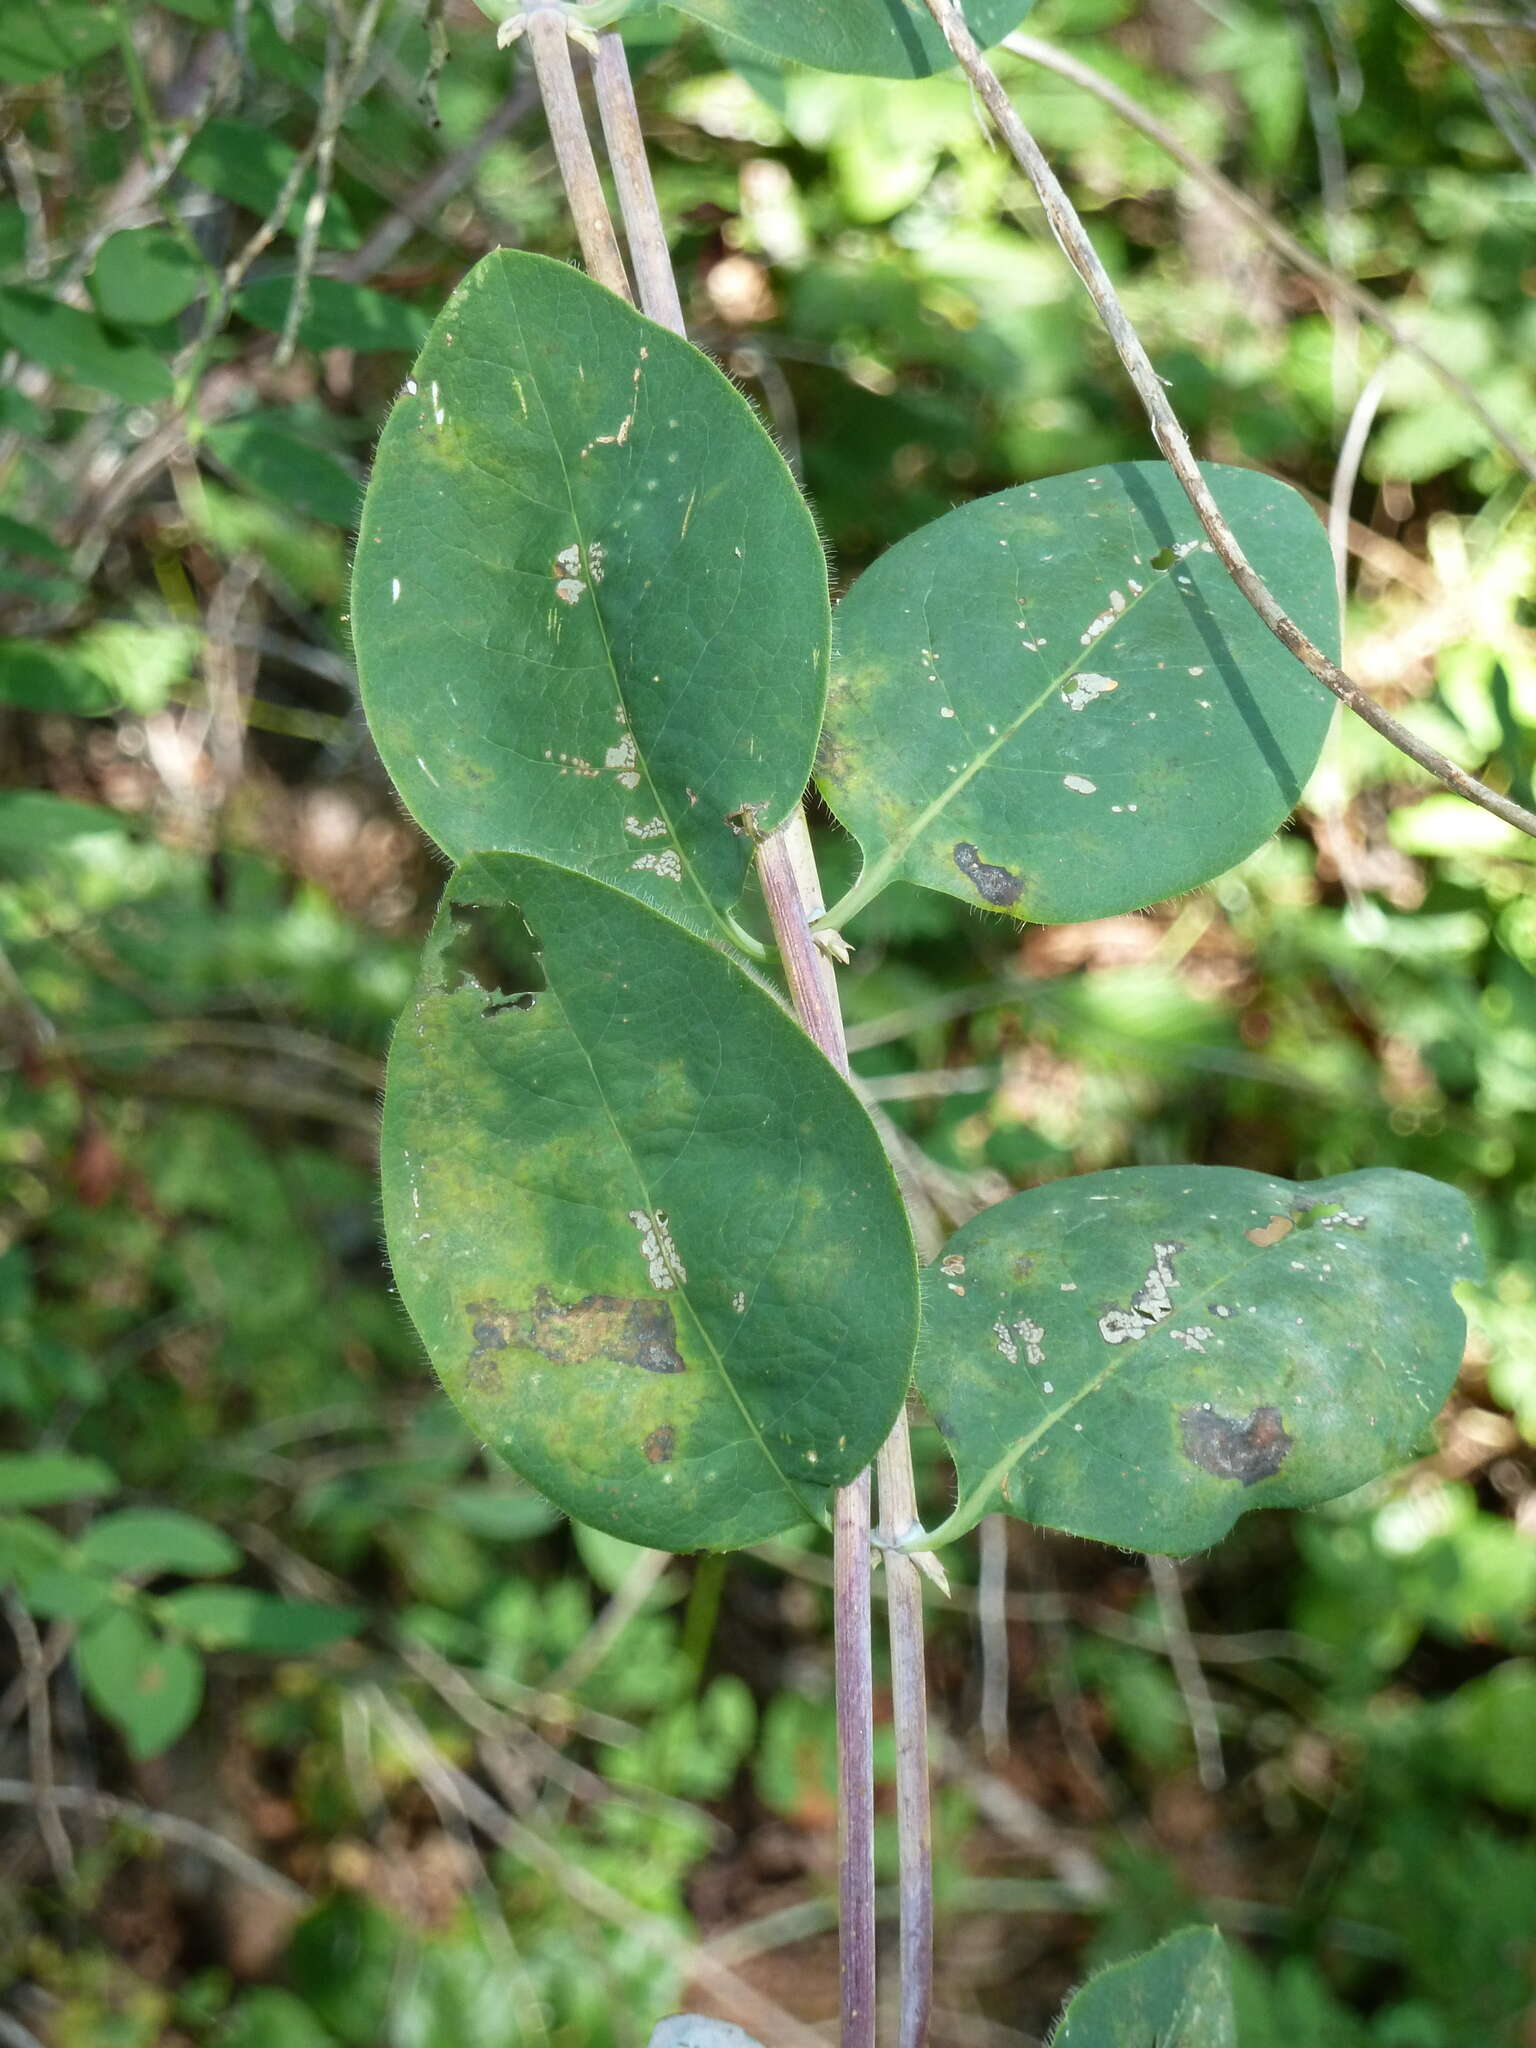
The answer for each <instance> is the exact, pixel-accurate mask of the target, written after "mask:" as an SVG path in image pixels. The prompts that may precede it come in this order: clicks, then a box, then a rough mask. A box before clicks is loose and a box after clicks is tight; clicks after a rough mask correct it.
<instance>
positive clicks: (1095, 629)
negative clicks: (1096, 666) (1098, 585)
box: [1077, 607, 1115, 647]
mask: <svg viewBox="0 0 1536 2048" xmlns="http://www.w3.org/2000/svg"><path fill="white" fill-rule="evenodd" d="M1114 623H1115V614H1114V613H1113V612H1112V611H1110V610H1109V609H1108V608H1107V607H1106V609H1105V610H1103V611H1101V612H1100V613H1099V615H1098V617H1097V618H1096V619H1090V620H1089V621H1088V630H1087V632H1086V633H1079V634H1078V636H1077V638H1078V644H1079V646H1081V647H1091V646H1092V645H1093V643H1094V641H1095V640H1097V639H1098V638H1099V636H1100V634H1102V633H1107V632H1108V631H1109V629H1110V627H1111V626H1112V625H1113V624H1114Z"/></svg>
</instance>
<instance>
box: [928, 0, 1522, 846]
mask: <svg viewBox="0 0 1536 2048" xmlns="http://www.w3.org/2000/svg"><path fill="white" fill-rule="evenodd" d="M926 5H927V8H928V11H929V13H930V14H931V15H932V16H933V18H934V20H935V21H936V22H937V23H938V25H939V28H940V30H941V31H942V33H943V36H944V40H945V41H946V43H948V45H949V47H950V49H951V51H952V52H953V53H954V55H955V57H956V58H957V59H958V61H959V63H960V67H961V69H962V70H963V71H964V72H965V75H966V77H967V78H968V79H969V80H970V81H971V84H972V85H973V86H974V88H975V90H976V93H977V95H978V97H979V98H980V99H981V102H982V104H983V105H984V106H985V107H986V110H987V112H988V113H989V114H990V115H991V116H992V120H993V122H994V124H995V126H996V128H997V131H998V133H999V135H1001V136H1002V138H1003V140H1004V142H1006V143H1007V145H1008V148H1009V150H1010V151H1011V152H1012V154H1013V157H1014V160H1015V162H1016V163H1017V164H1018V166H1019V168H1020V169H1021V170H1022V171H1023V173H1024V175H1025V176H1026V177H1027V178H1028V179H1029V182H1030V183H1031V184H1032V185H1033V186H1034V188H1035V192H1036V194H1037V195H1038V197H1039V200H1040V204H1041V206H1042V207H1043V208H1044V210H1045V217H1046V219H1047V220H1048V221H1049V222H1050V225H1051V231H1052V233H1053V234H1054V235H1055V237H1056V239H1057V241H1058V242H1059V243H1060V244H1061V248H1062V251H1063V253H1064V254H1065V256H1066V258H1067V261H1068V262H1069V263H1070V264H1071V265H1072V268H1073V269H1074V270H1075V271H1076V272H1077V274H1078V276H1079V277H1080V278H1081V279H1082V281H1083V283H1084V285H1085V286H1086V287H1087V290H1088V296H1089V297H1090V298H1091V299H1092V301H1093V304H1094V310H1095V311H1096V312H1097V313H1098V316H1099V319H1100V321H1101V323H1102V324H1103V327H1104V330H1105V332H1106V333H1107V334H1108V336H1109V338H1110V340H1111V342H1112V343H1113V344H1114V348H1115V353H1116V354H1117V355H1118V356H1119V358H1120V360H1121V362H1122V363H1123V364H1124V365H1125V369H1126V372H1127V374H1128V375H1129V377H1130V380H1131V383H1132V385H1133V386H1134V387H1135V390H1136V395H1137V397H1138V398H1139V399H1140V400H1141V402H1142V406H1143V407H1144V409H1145V411H1146V414H1147V418H1148V420H1149V421H1150V422H1151V426H1152V433H1153V437H1154V438H1155V440H1156V442H1157V445H1158V447H1159V448H1160V449H1161V451H1162V454H1163V458H1164V460H1165V461H1166V462H1167V464H1168V466H1169V468H1170V469H1171V470H1172V471H1173V473H1174V476H1175V477H1176V478H1177V479H1178V482H1179V486H1180V488H1181V489H1182V490H1183V492H1184V495H1185V497H1186V498H1188V500H1189V502H1190V505H1191V506H1192V507H1193V509H1194V513H1195V517H1196V518H1197V519H1198V520H1199V522H1200V524H1201V526H1202V527H1203V528H1204V530H1205V533H1206V536H1207V538H1208V539H1209V541H1210V544H1211V546H1212V547H1213V548H1214V549H1215V551H1216V553H1217V555H1219V556H1220V558H1221V560H1222V562H1223V563H1224V564H1225V566H1226V569H1227V573H1228V574H1229V575H1230V576H1231V578H1232V581H1233V582H1234V583H1235V584H1236V585H1237V587H1238V589H1239V590H1240V591H1241V592H1242V593H1243V596H1244V597H1245V598H1247V600H1248V602H1249V604H1250V605H1252V607H1253V609H1254V611H1255V612H1257V614H1258V616H1259V617H1260V618H1261V619H1262V620H1263V622H1264V624H1265V625H1266V626H1267V627H1268V628H1269V630H1270V632H1271V633H1273V634H1274V636H1275V638H1276V639H1277V640H1278V641H1279V642H1280V644H1281V645H1282V646H1283V647H1286V648H1288V649H1289V650H1290V652H1291V653H1292V654H1294V655H1295V657H1296V659H1297V660H1298V661H1299V662H1300V663H1301V664H1302V666H1303V667H1304V668H1305V669H1306V670H1307V671H1308V672H1309V674H1311V675H1313V676H1315V677H1316V678H1317V680H1318V681H1319V682H1320V683H1322V684H1323V685H1324V686H1325V687H1326V688H1328V689H1329V690H1331V691H1332V692H1333V694H1334V696H1336V697H1337V698H1338V699H1339V701H1340V703H1342V704H1344V705H1346V706H1347V707H1348V708H1349V709H1350V710H1351V711H1353V712H1354V713H1355V715H1356V717H1357V718H1363V719H1364V720H1365V722H1366V724H1367V725H1369V726H1370V727H1372V728H1373V730H1374V731H1376V732H1378V733H1380V734H1381V736H1382V738H1383V739H1385V740H1387V741H1388V742H1390V744H1391V745H1392V746H1394V747H1396V748H1397V749H1398V751H1399V752H1400V753H1403V754H1406V755H1407V756H1408V758H1409V759H1410V760H1411V761H1416V762H1417V763H1418V765H1419V766H1420V767H1421V768H1423V769H1424V770H1425V771H1426V772H1427V773H1428V774H1430V775H1432V776H1434V778H1435V780H1436V781H1437V782H1442V783H1444V785H1445V786H1446V788H1447V789H1451V790H1454V791H1455V792H1456V794H1457V795H1458V796H1464V797H1466V798H1467V799H1468V800H1469V801H1470V802H1472V803H1475V804H1479V805H1481V807H1482V808H1483V809H1484V810H1485V811H1491V812H1492V813H1493V815H1494V816H1495V817H1496V818H1502V819H1503V820H1504V822H1505V823H1506V824H1507V825H1513V826H1515V827H1516V828H1517V830H1519V831H1521V832H1524V833H1527V834H1529V836H1530V837H1531V838H1533V839H1536V812H1533V811H1528V810H1527V809H1526V808H1525V806H1524V805H1523V804H1518V803H1516V802H1514V800H1513V799H1512V798H1510V797H1507V796H1500V795H1499V793H1498V791H1497V790H1492V789H1489V788H1488V786H1487V785H1486V783H1482V782H1479V781H1478V779H1477V777H1476V776H1475V775H1469V774H1468V773H1467V771H1466V770H1465V769H1464V768H1458V767H1457V765H1456V763H1455V762H1454V761H1448V760H1447V759H1446V757H1445V756H1444V755H1443V754H1441V753H1439V752H1437V751H1436V749H1435V748H1434V747H1431V746H1429V745H1427V744H1426V743H1425V742H1424V741H1423V740H1421V739H1420V738H1419V736H1418V734H1417V733H1414V732H1410V731H1409V729H1408V727H1407V726H1405V725H1403V724H1401V723H1400V722H1399V721H1398V720H1397V719H1395V718H1394V717H1392V715H1391V713H1390V712H1387V711H1383V710H1382V708H1381V706H1380V705H1379V704H1377V703H1375V702H1374V701H1373V700H1372V699H1371V698H1370V697H1368V696H1367V695H1366V693H1365V691H1364V690H1362V689H1361V687H1360V685H1359V684H1358V683H1357V682H1355V681H1354V680H1353V679H1352V678H1351V677H1349V676H1347V675H1346V674H1345V673H1344V671H1343V669H1341V668H1340V667H1339V665H1338V663H1337V662H1334V661H1330V660H1329V658H1328V656H1327V655H1326V654H1324V652H1323V650H1322V649H1321V648H1320V647H1318V646H1316V645H1314V643H1313V642H1312V641H1311V640H1309V639H1308V637H1307V635H1306V634H1305V633H1303V632H1302V630H1301V628H1300V627H1299V626H1298V625H1297V624H1296V622H1295V620H1294V619H1292V618H1291V617H1290V615H1289V614H1288V613H1287V612H1286V611H1284V610H1283V609H1282V608H1281V606H1280V605H1279V604H1278V603H1277V602H1276V600H1275V598H1274V596H1273V594H1272V593H1271V591H1270V589H1269V586H1268V585H1267V584H1266V583H1265V582H1264V581H1263V579H1262V578H1261V577H1259V576H1258V575H1257V574H1256V573H1255V571H1254V568H1253V565H1252V563H1250V561H1249V560H1248V557H1247V556H1246V555H1245V554H1244V553H1243V550H1242V546H1241V544H1240V543H1239V541H1238V539H1237V536H1236V535H1235V534H1234V533H1233V531H1232V529H1231V527H1229V526H1228V524H1227V522H1226V520H1225V519H1224V518H1223V517H1222V514H1221V510H1220V507H1219V506H1218V505H1217V503H1216V500H1215V499H1214V498H1213V497H1212V496H1211V492H1210V487H1209V485H1208V484H1207V483H1206V481H1205V478H1204V477H1203V476H1202V475H1201V473H1200V466H1199V464H1198V463H1197V462H1196V461H1195V458H1194V454H1193V452H1192V450H1191V448H1190V445H1189V440H1188V437H1187V436H1186V434H1185V432H1184V429H1183V427H1182V426H1181V425H1180V424H1179V419H1178V415H1177V414H1176V413H1175V412H1174V410H1173V407H1172V406H1171V405H1170V403H1169V402H1168V394H1167V392H1166V391H1165V390H1164V389H1163V385H1162V380H1161V379H1160V378H1159V376H1158V374H1157V372H1156V371H1155V370H1154V369H1153V367H1152V362H1151V358H1150V357H1149V356H1148V354H1147V351H1146V349H1145V348H1144V347H1143V345H1142V341H1141V337H1140V335H1138V334H1137V332H1136V330H1135V328H1134V327H1133V326H1132V325H1131V323H1130V320H1129V319H1128V318H1127V316H1126V312H1125V308H1124V307H1123V306H1122V305H1121V303H1120V299H1119V296H1118V294H1117V293H1116V291H1115V288H1114V286H1113V285H1112V284H1111V283H1110V279H1109V273H1108V271H1106V270H1105V268H1104V266H1103V264H1102V263H1101V262H1100V261H1099V258H1098V253H1097V251H1096V250H1095V249H1094V246H1093V244H1092V242H1091V241H1090V240H1089V239H1088V235H1087V232H1086V231H1085V229H1084V227H1083V224H1082V222H1081V221H1080V220H1079V219H1078V216H1077V211H1076V209H1075V208H1074V206H1073V205H1072V202H1071V200H1070V199H1068V197H1067V195H1066V193H1065V191H1064V190H1063V189H1062V186H1061V183H1060V181H1059V179H1058V178H1057V176H1056V173H1055V172H1054V171H1053V170H1052V169H1051V167H1050V165H1049V163H1047V161H1046V159H1045V157H1044V156H1043V155H1042V154H1041V150H1040V146H1039V144H1038V143H1037V142H1036V141H1035V138H1034V137H1033V135H1031V134H1030V132H1029V130H1028V129H1027V128H1026V127H1025V126H1024V123H1023V122H1022V121H1021V120H1020V119H1019V116H1018V114H1017V112H1016V111H1015V109H1014V107H1013V103H1012V102H1011V101H1010V99H1009V98H1008V95H1007V93H1006V92H1005V91H1004V90H1003V86H1002V81H1001V80H1000V79H999V78H998V75H997V73H996V72H995V71H994V70H993V69H992V67H991V65H990V64H989V63H988V62H987V60H986V58H985V57H984V56H983V55H982V53H981V50H980V48H979V47H978V45H977V42H976V38H975V37H974V36H973V35H972V34H971V32H970V30H969V29H968V28H967V27H966V24H965V20H964V17H963V16H962V15H961V13H960V10H959V7H958V6H957V5H956V0H926Z"/></svg>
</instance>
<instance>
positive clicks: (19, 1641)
mask: <svg viewBox="0 0 1536 2048" xmlns="http://www.w3.org/2000/svg"><path fill="white" fill-rule="evenodd" d="M5 1614H6V1619H7V1620H8V1621H9V1622H10V1624H11V1634H12V1635H13V1636H14V1637H15V1638H16V1649H17V1653H18V1655H19V1656H20V1658H21V1669H22V1675H23V1677H24V1678H25V1680H26V1687H27V1761H28V1763H29V1764H30V1765H31V1768H32V1787H31V1790H32V1800H33V1804H34V1805H35V1806H36V1808H37V1829H38V1833H39V1834H40V1835H41V1836H42V1838H43V1846H44V1848H45V1849H46V1850H47V1851H48V1861H49V1862H50V1863H51V1864H52V1865H53V1875H54V1879H55V1882H56V1883H58V1884H65V1883H67V1882H68V1880H69V1879H70V1878H72V1877H73V1876H74V1874H75V1855H74V1851H73V1850H72V1849H71V1848H70V1846H69V1836H68V1835H67V1834H65V1832H64V1823H63V1822H62V1821H61V1820H60V1819H59V1793H58V1787H57V1786H56V1785H55V1783H54V1778H53V1713H52V1707H51V1702H50V1700H49V1697H48V1671H47V1668H46V1666H45V1665H44V1662H43V1645H42V1641H41V1639H40V1638H39V1636H38V1633H37V1624H36V1622H35V1621H33V1619H32V1616H31V1615H30V1614H29V1613H28V1611H27V1609H26V1607H25V1605H24V1604H23V1602H22V1601H21V1600H20V1599H19V1598H18V1597H17V1595H16V1594H15V1593H13V1592H11V1591H10V1590H9V1589H7V1592H6V1595H5Z"/></svg>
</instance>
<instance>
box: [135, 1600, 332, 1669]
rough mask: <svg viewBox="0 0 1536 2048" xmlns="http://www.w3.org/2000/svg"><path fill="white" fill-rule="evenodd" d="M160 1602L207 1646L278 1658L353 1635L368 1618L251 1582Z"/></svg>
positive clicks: (304, 1652) (165, 1613)
mask: <svg viewBox="0 0 1536 2048" xmlns="http://www.w3.org/2000/svg"><path fill="white" fill-rule="evenodd" d="M156 1606H157V1609H158V1612H159V1613H160V1614H161V1615H162V1616H163V1617H164V1618H165V1620H166V1621H167V1622H170V1623H172V1624H174V1626H175V1627H176V1628H178V1629H184V1630H185V1631H186V1633H187V1634H188V1635H190V1636H194V1637H195V1638H196V1639H197V1641H198V1642H199V1643H201V1644H202V1646H203V1648H204V1649H205V1650H260V1651H264V1652H265V1653H266V1654H267V1655H268V1656H273V1657H302V1656H307V1655H308V1654H309V1653H310V1652H312V1651H314V1650H323V1649H327V1648H329V1646H330V1645H331V1644H332V1643H339V1642H341V1641H342V1640H343V1639H344V1638H345V1637H347V1636H350V1635H354V1634H355V1633H356V1632H357V1629H358V1628H359V1626H360V1625H361V1623H362V1619H363V1616H362V1611H361V1609H359V1608H356V1607H327V1606H325V1605H324V1604H323V1603H322V1602H320V1601H318V1600H284V1599H281V1598H279V1596H278V1595H277V1594H275V1593H262V1592H258V1591H257V1590H256V1589H255V1588H254V1587H252V1586H188V1587H186V1588H185V1590H184V1591H182V1592H180V1593H171V1594H168V1595H167V1597H166V1598H165V1599H164V1600H161V1601H158V1602H157V1603H156Z"/></svg>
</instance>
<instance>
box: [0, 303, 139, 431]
mask: <svg viewBox="0 0 1536 2048" xmlns="http://www.w3.org/2000/svg"><path fill="white" fill-rule="evenodd" d="M0 336H3V337H4V338H5V340H6V341H7V342H8V343H9V344H10V346H11V347H12V348H14V349H15V350H17V352H18V353H19V354H21V355H24V356H25V357H27V359H28V360H29V361H30V362H34V363H41V364H42V366H43V368H44V369H46V370H51V371H53V373H54V375H55V376H59V377H68V378H71V379H72V380H73V381H74V382H75V383H77V384H89V385H91V386H93V387H94V388H95V389H96V390H98V391H106V392H110V393H111V395H112V396H113V397H114V398H121V399H123V400H125V401H126V402H127V403H128V404H129V405H153V404H154V403H155V402H156V401H157V400H158V399H161V398H168V397H169V396H170V394H171V373H170V371H169V370H168V369H167V368H166V366H165V364H164V363H163V362H162V361H161V359H160V357H159V356H158V355H156V354H155V352H154V350H153V349H150V348H146V347H145V346H144V345H143V343H142V342H138V341H130V340H129V339H127V337H126V336H124V335H121V334H117V333H115V332H114V331H113V330H112V329H111V328H110V327H106V326H104V325H103V324H102V322H101V321H100V320H98V319H97V318H96V317H95V316H94V314H91V313H86V312H82V311H81V309H80V308H79V307H78V306H66V305H65V304H64V303H63V302H62V300H59V299H50V298H47V297H45V296H44V295H43V294H42V293H41V292H26V291H19V290H17V289H16V287H15V286H11V285H7V286H5V287H3V288H0Z"/></svg>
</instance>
